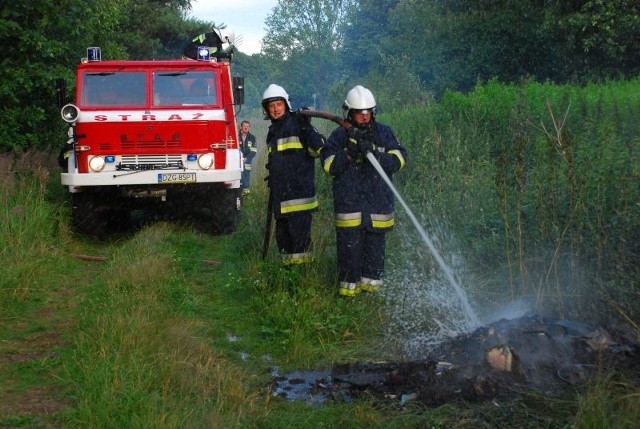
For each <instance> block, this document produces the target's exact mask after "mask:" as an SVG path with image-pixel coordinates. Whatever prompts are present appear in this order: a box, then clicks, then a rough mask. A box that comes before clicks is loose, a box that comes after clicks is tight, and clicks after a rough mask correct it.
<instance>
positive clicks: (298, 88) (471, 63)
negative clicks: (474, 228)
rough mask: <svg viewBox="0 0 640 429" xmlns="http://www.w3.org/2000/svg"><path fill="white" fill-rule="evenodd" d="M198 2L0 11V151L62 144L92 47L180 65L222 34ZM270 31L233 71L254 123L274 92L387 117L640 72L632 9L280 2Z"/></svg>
mask: <svg viewBox="0 0 640 429" xmlns="http://www.w3.org/2000/svg"><path fill="white" fill-rule="evenodd" d="M190 3H191V1H190V0H60V1H57V2H49V1H44V0H31V1H28V2H5V3H3V4H2V6H0V49H1V51H2V59H1V60H0V61H1V64H2V67H0V112H1V114H2V118H3V120H2V122H0V148H1V149H2V150H19V149H23V148H28V147H31V146H46V145H47V144H49V143H52V144H56V143H57V142H58V141H59V140H60V135H64V134H63V133H64V130H62V129H61V128H63V125H62V123H61V121H59V119H58V118H59V114H58V109H57V106H56V92H55V89H54V81H55V80H56V79H60V78H64V79H66V80H67V82H69V84H70V85H72V82H73V79H72V76H73V70H74V68H75V65H76V64H77V62H78V60H79V58H80V57H81V56H83V55H84V52H85V49H86V47H88V46H100V47H101V48H102V53H103V58H106V59H108V58H130V59H142V58H145V59H150V58H155V59H163V58H172V57H178V56H179V55H180V54H181V51H182V48H183V46H184V44H185V42H186V41H187V40H189V39H190V38H191V37H193V36H194V35H196V34H199V33H202V32H204V31H207V30H209V29H210V28H211V27H212V26H214V25H215V23H207V22H201V21H198V20H194V19H189V18H187V17H186V12H187V11H188V10H189V8H190ZM218 24H221V23H218ZM265 25H266V27H267V28H268V29H269V31H268V33H267V35H266V36H265V38H264V39H263V51H262V52H261V53H260V54H256V55H252V56H248V55H242V54H237V55H236V60H235V65H234V70H235V71H234V73H235V74H237V75H244V76H245V78H246V86H245V87H246V90H247V98H246V99H247V102H248V105H247V106H246V108H247V109H251V108H253V109H255V110H256V111H259V109H260V103H259V102H260V96H261V94H262V91H263V90H264V88H266V86H267V85H268V84H269V83H279V84H282V85H283V86H285V87H286V89H287V91H288V92H289V94H290V95H291V96H292V98H293V101H294V104H295V105H296V106H297V107H300V106H304V105H306V106H311V105H314V104H315V105H316V107H317V108H322V109H330V110H336V109H339V106H340V105H341V102H342V99H343V97H344V94H345V93H346V91H347V90H348V89H349V88H350V87H351V86H353V85H355V84H366V85H368V86H369V87H371V88H372V89H374V90H375V94H376V98H377V99H378V102H379V105H380V107H381V108H385V107H386V108H387V109H389V108H394V109H395V108H398V107H401V106H403V104H407V105H411V104H424V103H425V102H427V101H429V100H430V96H429V93H433V94H435V96H436V97H440V96H441V95H442V94H443V93H444V92H445V91H446V90H448V89H454V90H461V91H469V90H471V89H472V88H474V87H475V86H476V83H477V82H478V81H486V80H491V79H498V81H501V82H518V81H520V80H522V79H528V80H537V81H553V82H556V83H565V82H580V83H583V82H589V81H597V80H603V79H608V78H618V77H625V78H627V77H634V76H637V75H638V73H639V72H640V2H638V1H635V0H571V1H557V0H510V1H508V2H498V1H495V0H429V1H422V0H326V1H322V0H280V1H279V2H278V4H277V6H276V7H275V8H274V9H273V10H272V12H271V14H270V15H269V16H268V18H267V20H266V22H265ZM69 89H70V90H72V89H73V88H72V87H70V88H69ZM52 124H54V125H53V126H52Z"/></svg>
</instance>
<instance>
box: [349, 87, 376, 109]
mask: <svg viewBox="0 0 640 429" xmlns="http://www.w3.org/2000/svg"><path fill="white" fill-rule="evenodd" d="M342 107H343V108H344V109H345V110H371V113H372V114H375V112H376V99H375V98H374V97H373V94H372V93H371V91H369V90H368V89H367V88H365V87H364V86H361V85H357V86H354V87H353V88H351V90H350V91H349V92H347V98H345V100H344V105H343V106H342Z"/></svg>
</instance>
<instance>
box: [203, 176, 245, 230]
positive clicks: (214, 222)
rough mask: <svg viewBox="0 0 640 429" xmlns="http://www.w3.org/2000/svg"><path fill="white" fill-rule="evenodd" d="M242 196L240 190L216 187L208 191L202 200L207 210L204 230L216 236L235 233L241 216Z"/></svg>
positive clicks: (205, 211)
mask: <svg viewBox="0 0 640 429" xmlns="http://www.w3.org/2000/svg"><path fill="white" fill-rule="evenodd" d="M240 195H241V194H240V188H235V189H227V188H223V187H222V186H215V187H214V188H213V189H209V190H207V191H206V194H205V195H204V196H203V198H202V201H203V202H204V203H203V204H204V207H203V209H205V210H204V213H205V218H204V219H202V220H203V221H204V222H202V223H201V225H200V226H201V227H202V229H203V230H204V231H207V232H209V233H211V234H216V235H221V234H230V233H232V232H234V231H235V230H236V227H237V224H238V217H239V214H240Z"/></svg>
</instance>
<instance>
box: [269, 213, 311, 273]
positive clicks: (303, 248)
mask: <svg viewBox="0 0 640 429" xmlns="http://www.w3.org/2000/svg"><path fill="white" fill-rule="evenodd" d="M312 216H313V215H312V214H311V212H302V213H299V214H296V215H294V216H289V217H285V218H281V219H276V242H277V244H278V250H279V251H280V253H281V254H282V255H283V262H284V263H285V264H299V263H306V262H310V261H311V219H312Z"/></svg>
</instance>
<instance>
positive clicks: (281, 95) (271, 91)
mask: <svg viewBox="0 0 640 429" xmlns="http://www.w3.org/2000/svg"><path fill="white" fill-rule="evenodd" d="M275 100H284V101H285V102H286V103H287V107H289V110H291V101H290V100H289V94H287V91H285V90H284V88H283V87H281V86H278V85H276V84H275V83H272V84H271V85H269V86H268V87H267V89H265V90H264V93H263V94H262V108H263V109H264V110H265V112H268V109H267V106H268V105H269V103H271V102H272V101H275Z"/></svg>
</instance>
